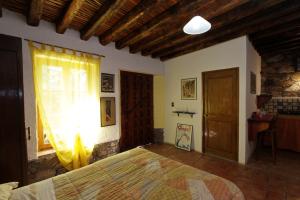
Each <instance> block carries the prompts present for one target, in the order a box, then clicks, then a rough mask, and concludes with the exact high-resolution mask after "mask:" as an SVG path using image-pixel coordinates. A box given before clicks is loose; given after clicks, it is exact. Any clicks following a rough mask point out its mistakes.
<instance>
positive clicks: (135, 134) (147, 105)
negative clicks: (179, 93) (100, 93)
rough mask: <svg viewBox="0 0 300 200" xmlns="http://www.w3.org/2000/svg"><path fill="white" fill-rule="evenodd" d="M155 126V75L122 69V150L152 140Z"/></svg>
mask: <svg viewBox="0 0 300 200" xmlns="http://www.w3.org/2000/svg"><path fill="white" fill-rule="evenodd" d="M153 126H154V125H153V75H149V74H141V73H134V72H126V71H121V138H120V149H121V151H125V150H128V149H131V148H134V147H137V146H139V145H145V144H148V143H150V142H152V135H153Z"/></svg>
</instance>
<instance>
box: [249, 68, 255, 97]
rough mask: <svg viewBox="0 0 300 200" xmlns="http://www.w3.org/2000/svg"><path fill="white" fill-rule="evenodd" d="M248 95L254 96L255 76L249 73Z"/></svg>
mask: <svg viewBox="0 0 300 200" xmlns="http://www.w3.org/2000/svg"><path fill="white" fill-rule="evenodd" d="M250 93H251V94H256V74H255V73H253V72H251V73H250Z"/></svg>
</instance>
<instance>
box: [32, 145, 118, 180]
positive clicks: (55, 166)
mask: <svg viewBox="0 0 300 200" xmlns="http://www.w3.org/2000/svg"><path fill="white" fill-rule="evenodd" d="M118 152H119V141H117V140H116V141H112V142H107V143H103V144H97V145H95V147H94V150H93V153H92V157H91V160H90V163H93V162H96V161H98V160H101V159H103V158H106V157H109V156H112V155H115V154H116V153H118ZM65 172H67V170H66V169H65V168H64V167H63V166H62V165H61V164H60V163H59V160H58V158H57V156H56V154H55V153H52V154H47V155H44V156H40V157H39V158H38V159H37V160H32V161H30V162H29V163H28V182H29V183H34V182H37V181H41V180H44V179H47V178H50V177H53V176H56V175H59V174H63V173H65Z"/></svg>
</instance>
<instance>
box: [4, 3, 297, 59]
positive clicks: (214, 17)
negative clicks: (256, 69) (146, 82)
mask: <svg viewBox="0 0 300 200" xmlns="http://www.w3.org/2000/svg"><path fill="white" fill-rule="evenodd" d="M0 2H2V6H3V7H4V8H7V9H9V10H12V11H14V12H18V13H22V14H23V15H25V16H26V17H27V23H28V24H29V25H32V26H38V25H39V22H40V20H46V21H49V22H52V23H55V25H56V32H57V33H61V34H63V33H64V32H65V31H66V30H67V29H75V30H78V31H80V38H81V39H82V40H88V39H90V38H91V37H92V36H97V37H98V38H99V42H100V43H101V44H102V45H107V44H109V43H111V42H115V46H116V48H117V49H122V48H124V47H129V51H130V52H131V53H138V52H141V54H142V55H144V56H148V55H151V56H152V57H153V58H160V59H161V60H168V59H171V58H174V57H177V56H181V55H184V54H187V53H190V52H193V51H197V50H200V49H203V48H206V47H209V46H212V45H215V44H217V43H220V42H224V41H227V40H230V39H234V38H236V37H239V36H242V35H249V38H250V40H251V41H252V42H253V44H254V46H255V47H256V49H257V50H258V51H259V52H260V53H261V54H272V53H280V52H290V51H296V50H299V49H300V1H299V0H5V1H0ZM1 14H2V12H1V3H0V16H1ZM195 15H201V16H202V17H204V18H205V19H207V20H208V21H210V22H211V24H212V29H211V30H210V31H208V32H207V33H204V34H201V35H196V36H191V35H187V34H185V33H183V31H182V28H183V26H184V24H185V23H186V22H188V21H189V20H190V19H191V18H192V17H193V16H195ZM4 17H5V16H4Z"/></svg>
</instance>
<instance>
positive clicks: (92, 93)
mask: <svg viewBox="0 0 300 200" xmlns="http://www.w3.org/2000/svg"><path fill="white" fill-rule="evenodd" d="M30 48H31V52H32V63H33V77H34V89H35V97H36V103H37V111H38V112H37V132H38V138H39V142H38V147H39V148H38V149H39V150H40V151H41V150H45V149H48V148H51V146H52V147H53V149H54V150H55V152H56V155H57V157H58V159H59V160H60V162H61V164H62V165H63V166H64V167H66V168H67V169H68V170H72V169H76V168H79V167H81V166H85V165H87V164H88V160H89V157H90V155H91V153H92V149H93V147H94V143H95V142H96V137H97V135H98V134H99V131H100V89H99V88H100V81H99V80H100V59H99V58H94V57H92V56H90V55H86V54H80V55H77V54H76V53H74V52H73V54H67V53H65V50H63V52H62V53H61V52H56V51H55V50H53V48H52V50H47V49H46V48H45V47H44V46H43V45H42V48H41V49H39V48H37V47H34V46H33V45H31V44H30ZM50 144H51V145H50Z"/></svg>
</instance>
